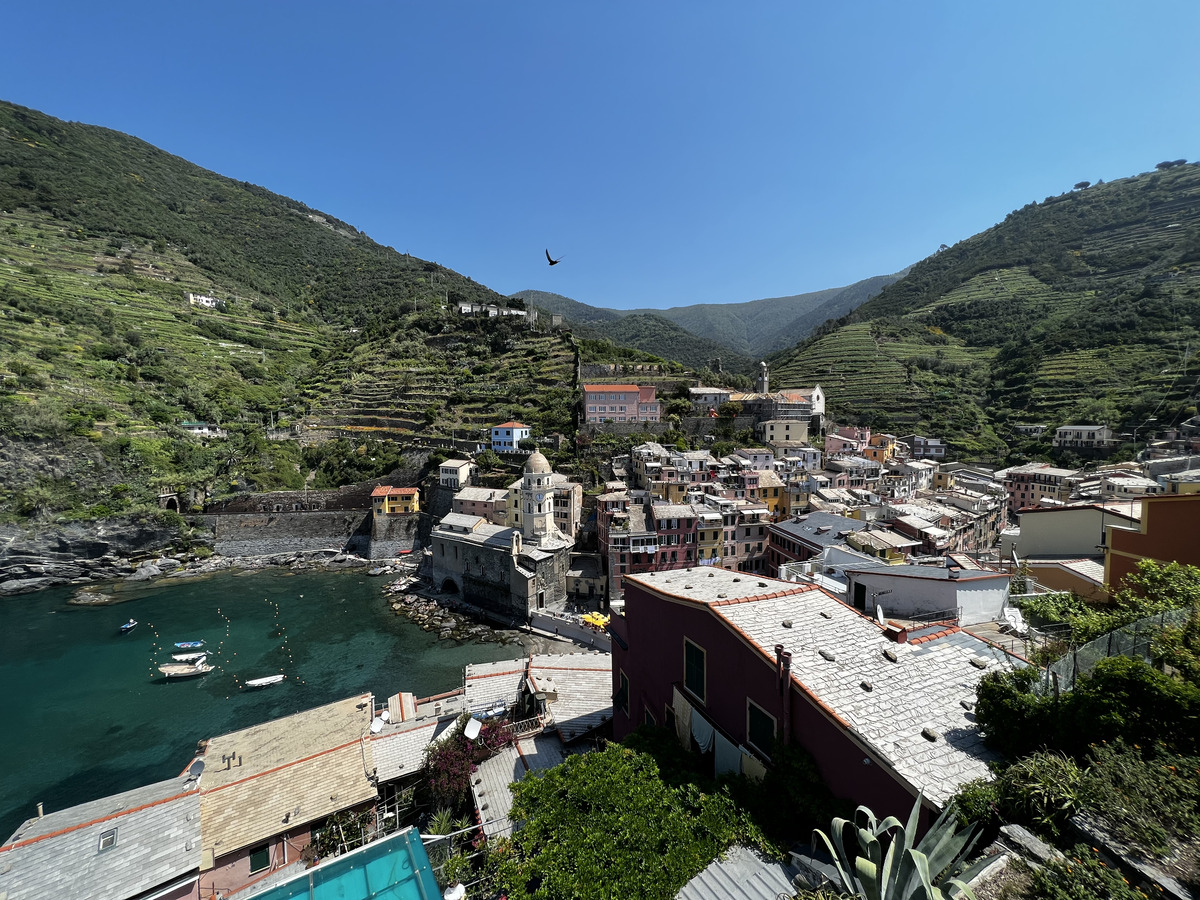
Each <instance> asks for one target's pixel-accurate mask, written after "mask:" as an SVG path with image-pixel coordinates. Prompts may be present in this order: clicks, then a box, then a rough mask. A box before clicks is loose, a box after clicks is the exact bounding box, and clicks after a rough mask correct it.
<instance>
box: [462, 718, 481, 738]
mask: <svg viewBox="0 0 1200 900" xmlns="http://www.w3.org/2000/svg"><path fill="white" fill-rule="evenodd" d="M482 729H483V723H482V722H480V721H479V720H478V719H476V718H475V717H474V716H472V717H471V718H470V719H468V720H467V725H466V727H465V728H463V737H465V738H466V739H467V740H468V741H473V740H475V739H477V738H478V737H479V732H480V731H481V730H482Z"/></svg>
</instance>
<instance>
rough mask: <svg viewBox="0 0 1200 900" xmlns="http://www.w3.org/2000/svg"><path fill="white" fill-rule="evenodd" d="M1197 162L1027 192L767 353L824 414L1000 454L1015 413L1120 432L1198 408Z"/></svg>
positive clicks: (782, 379)
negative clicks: (1011, 207)
mask: <svg viewBox="0 0 1200 900" xmlns="http://www.w3.org/2000/svg"><path fill="white" fill-rule="evenodd" d="M1198 346H1200V167H1197V166H1195V165H1175V164H1171V165H1168V166H1166V167H1164V168H1162V169H1160V170H1156V171H1154V172H1151V173H1148V174H1144V175H1139V176H1137V177H1134V178H1126V179H1121V180H1120V181H1114V182H1110V183H1108V184H1097V185H1094V186H1088V187H1086V188H1083V189H1078V190H1074V191H1072V192H1070V193H1067V194H1063V195H1061V196H1057V197H1048V198H1047V199H1046V200H1045V201H1044V202H1042V203H1038V204H1029V205H1028V206H1026V207H1024V208H1023V209H1020V210H1017V211H1015V212H1013V213H1011V214H1010V215H1009V216H1008V217H1007V218H1006V219H1005V220H1004V221H1003V222H1001V223H1000V224H998V225H996V226H994V227H993V228H990V229H988V230H987V231H985V232H982V233H981V234H978V235H976V236H974V237H972V238H970V239H968V240H965V241H962V242H961V243H959V244H956V245H955V246H953V247H950V248H948V249H946V250H944V251H942V252H940V253H938V254H936V255H934V256H932V257H930V258H928V259H926V260H923V261H922V262H920V263H918V264H917V265H916V266H914V267H913V268H912V270H911V272H910V273H909V274H908V275H907V276H906V277H905V278H903V279H901V280H900V281H898V282H896V283H895V284H892V285H890V286H889V287H886V288H884V290H883V291H882V292H881V293H880V294H879V295H878V296H877V297H875V298H874V299H873V300H871V301H869V302H867V303H865V304H863V305H862V306H860V307H859V308H858V309H857V310H855V311H854V312H852V313H850V314H849V315H847V316H844V317H842V318H841V319H839V320H836V321H833V322H830V323H827V324H826V325H824V326H822V327H821V328H820V329H819V330H818V332H817V333H816V334H815V335H814V336H813V337H812V338H811V339H809V340H808V341H806V342H805V343H804V344H802V345H801V346H799V347H798V348H796V349H795V350H794V351H790V352H786V353H783V354H779V355H778V356H777V357H776V358H775V359H774V360H773V363H774V365H773V373H774V376H775V378H776V380H777V383H780V384H782V385H805V384H811V383H812V382H813V381H814V380H816V381H820V382H821V384H822V385H823V386H824V387H825V388H826V390H827V392H828V394H829V397H830V402H831V404H832V411H833V413H834V415H837V416H842V417H844V418H847V419H859V420H862V421H869V422H873V423H876V424H877V425H879V426H881V427H889V428H897V429H905V428H908V427H915V428H921V429H925V430H929V431H930V432H932V433H934V434H935V435H942V436H945V437H947V438H949V439H951V440H952V441H954V442H955V443H957V444H958V445H959V446H960V448H961V449H964V450H968V451H970V452H976V453H985V454H993V455H997V456H998V455H1003V453H1004V452H1005V448H1004V447H1003V446H1002V445H1001V444H1000V443H999V442H998V441H997V440H996V436H997V435H999V436H1001V437H1003V436H1005V435H1008V434H1009V433H1010V431H1011V429H1010V427H1009V426H1011V425H1012V424H1014V423H1017V422H1041V423H1044V424H1047V425H1051V426H1054V425H1060V424H1067V423H1077V422H1092V423H1107V424H1109V425H1110V426H1112V427H1114V428H1115V429H1118V430H1121V429H1125V430H1131V429H1132V428H1133V426H1135V425H1137V424H1139V423H1141V422H1144V421H1145V420H1146V419H1148V418H1150V417H1153V418H1154V419H1155V420H1156V422H1158V423H1159V426H1160V427H1163V426H1166V425H1170V424H1174V423H1178V422H1179V421H1181V420H1182V419H1183V418H1186V417H1188V416H1190V415H1194V414H1195V411H1196V410H1195V406H1196V403H1197V399H1198V397H1200V394H1198V385H1200V367H1198V366H1197V365H1196V362H1195V360H1194V356H1195V351H1196V349H1197V347H1198Z"/></svg>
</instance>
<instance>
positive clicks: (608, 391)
mask: <svg viewBox="0 0 1200 900" xmlns="http://www.w3.org/2000/svg"><path fill="white" fill-rule="evenodd" d="M661 417H662V403H660V402H659V401H658V400H656V399H655V388H654V387H653V386H649V387H638V386H637V385H636V384H585V385H584V386H583V419H584V421H585V422H605V421H609V420H611V421H613V422H657V421H659V420H660V419H661Z"/></svg>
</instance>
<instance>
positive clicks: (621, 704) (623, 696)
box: [613, 672, 629, 715]
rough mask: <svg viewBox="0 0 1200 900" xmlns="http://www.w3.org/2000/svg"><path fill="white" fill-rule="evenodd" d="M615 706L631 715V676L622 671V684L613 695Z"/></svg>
mask: <svg viewBox="0 0 1200 900" xmlns="http://www.w3.org/2000/svg"><path fill="white" fill-rule="evenodd" d="M613 707H614V708H616V709H619V710H620V711H621V712H623V713H625V715H629V676H628V675H626V674H625V673H624V672H621V686H620V687H619V688H617V693H616V694H615V695H614V696H613Z"/></svg>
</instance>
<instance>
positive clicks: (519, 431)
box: [492, 422, 533, 453]
mask: <svg viewBox="0 0 1200 900" xmlns="http://www.w3.org/2000/svg"><path fill="white" fill-rule="evenodd" d="M532 433H533V429H532V428H530V427H529V426H528V425H522V424H521V423H520V422H503V423H501V424H500V425H496V426H493V428H492V450H494V451H495V452H496V453H517V452H519V451H520V447H519V446H518V444H520V443H521V441H523V440H525V439H526V438H527V437H529V436H530V435H531V434H532Z"/></svg>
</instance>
